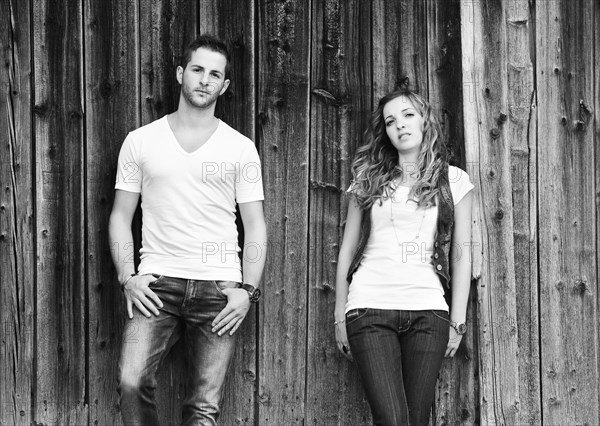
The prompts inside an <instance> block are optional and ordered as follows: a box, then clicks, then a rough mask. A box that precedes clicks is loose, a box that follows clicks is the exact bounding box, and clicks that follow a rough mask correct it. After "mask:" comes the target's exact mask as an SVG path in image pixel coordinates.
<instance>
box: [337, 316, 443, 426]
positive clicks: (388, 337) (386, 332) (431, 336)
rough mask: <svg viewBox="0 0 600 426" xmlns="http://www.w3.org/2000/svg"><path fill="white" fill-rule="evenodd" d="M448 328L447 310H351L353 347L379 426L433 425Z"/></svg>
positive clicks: (349, 329) (348, 327) (348, 320)
mask: <svg viewBox="0 0 600 426" xmlns="http://www.w3.org/2000/svg"><path fill="white" fill-rule="evenodd" d="M449 327H450V321H449V317H448V312H446V311H431V310H429V311H394V310H383V309H371V308H368V309H367V308H361V309H352V310H350V311H348V313H347V314H346V331H347V333H348V341H349V343H350V351H351V353H352V357H353V358H354V360H355V361H356V365H357V367H358V370H359V373H360V376H361V379H362V383H363V386H364V388H365V391H366V394H367V399H368V401H369V405H370V407H371V412H372V414H373V422H374V423H375V424H376V425H408V424H410V425H419V426H420V425H427V424H428V422H429V415H430V412H431V405H432V404H433V398H434V395H435V384H436V381H437V377H438V373H439V370H440V367H441V364H442V360H443V357H444V353H445V352H446V347H447V345H448V338H449Z"/></svg>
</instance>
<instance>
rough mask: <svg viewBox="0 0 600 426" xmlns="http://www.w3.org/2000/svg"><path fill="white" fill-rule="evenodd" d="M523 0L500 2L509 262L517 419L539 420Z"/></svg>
mask: <svg viewBox="0 0 600 426" xmlns="http://www.w3.org/2000/svg"><path fill="white" fill-rule="evenodd" d="M533 18H534V17H533V16H531V11H530V7H529V1H528V0H511V1H509V2H508V3H507V5H506V24H505V25H506V34H507V41H506V42H507V49H506V50H507V59H508V64H507V81H508V87H507V89H508V90H507V95H508V113H505V114H506V116H505V117H500V118H501V120H502V119H504V120H508V123H509V124H510V125H509V127H508V132H507V137H508V139H507V140H508V141H509V142H510V157H511V158H510V163H511V177H512V179H511V185H512V202H513V227H514V229H513V240H514V265H515V271H514V273H515V283H516V297H517V299H516V301H517V306H516V307H517V334H518V348H519V353H518V367H519V402H520V404H519V407H518V408H519V409H518V413H517V419H518V421H517V423H519V424H531V425H537V424H541V423H542V417H541V406H540V401H541V394H540V366H541V365H540V351H539V342H540V340H539V325H540V324H539V306H538V297H539V294H538V275H537V262H538V258H537V226H536V215H537V186H536V180H537V179H536V177H537V171H536V150H537V140H536V137H537V129H536V125H537V120H536V119H537V110H536V104H535V87H534V71H533V63H532V58H531V52H532V51H533V50H534V46H532V45H531V42H530V34H531V33H530V31H531V30H532V28H531V27H530V19H533Z"/></svg>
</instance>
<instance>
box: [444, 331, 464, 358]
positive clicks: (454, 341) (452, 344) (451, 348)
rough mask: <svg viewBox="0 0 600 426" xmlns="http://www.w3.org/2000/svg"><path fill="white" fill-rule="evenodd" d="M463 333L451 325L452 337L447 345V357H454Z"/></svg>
mask: <svg viewBox="0 0 600 426" xmlns="http://www.w3.org/2000/svg"><path fill="white" fill-rule="evenodd" d="M461 340H462V335H460V334H458V333H457V332H456V330H455V329H454V327H450V338H449V339H448V347H446V354H445V355H444V356H445V357H446V358H452V357H453V356H454V355H455V354H456V350H457V349H458V347H459V346H460V341H461Z"/></svg>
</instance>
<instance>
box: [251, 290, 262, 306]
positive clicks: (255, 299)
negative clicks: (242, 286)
mask: <svg viewBox="0 0 600 426" xmlns="http://www.w3.org/2000/svg"><path fill="white" fill-rule="evenodd" d="M260 295H261V292H260V289H259V288H256V289H254V291H253V292H252V295H251V296H250V301H251V302H253V303H255V302H258V300H259V299H260Z"/></svg>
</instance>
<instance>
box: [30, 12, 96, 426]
mask: <svg viewBox="0 0 600 426" xmlns="http://www.w3.org/2000/svg"><path fill="white" fill-rule="evenodd" d="M32 4H33V17H34V21H33V40H32V42H33V45H32V47H33V57H34V58H35V61H34V63H35V67H34V68H35V71H34V73H35V74H34V75H35V80H34V81H35V91H34V96H35V105H34V106H33V108H34V112H35V126H34V128H35V159H36V160H35V161H36V162H35V176H36V177H37V179H36V185H35V205H36V214H35V224H36V239H37V268H36V269H37V271H36V273H37V275H36V281H35V285H36V297H35V298H34V300H35V304H36V306H35V322H36V330H35V340H36V348H35V351H36V358H35V373H34V377H35V392H34V409H33V416H34V418H33V419H32V420H33V421H35V422H42V423H54V424H87V422H88V405H87V401H86V390H87V389H86V388H87V385H88V380H87V379H88V376H87V371H86V365H87V358H88V356H87V350H86V346H87V345H86V335H87V329H86V322H87V313H86V311H87V309H86V308H87V307H86V277H85V268H86V259H85V243H84V231H85V222H84V202H85V199H86V197H85V193H84V185H85V184H84V166H85V150H84V134H85V130H84V122H83V117H84V110H83V69H82V62H83V61H82V42H83V32H82V3H81V2H79V1H68V2H55V1H35V2H33V3H32ZM21 143H26V141H21ZM34 300H32V301H31V302H32V303H34Z"/></svg>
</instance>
